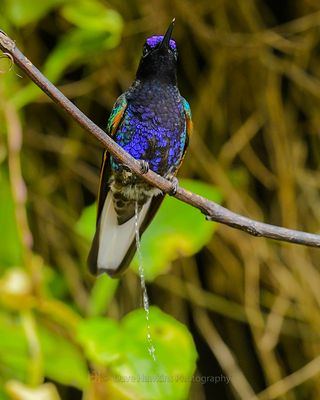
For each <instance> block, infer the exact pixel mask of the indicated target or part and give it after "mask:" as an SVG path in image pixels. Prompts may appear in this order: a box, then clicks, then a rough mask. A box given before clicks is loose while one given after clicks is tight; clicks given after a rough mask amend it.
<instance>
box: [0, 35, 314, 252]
mask: <svg viewBox="0 0 320 400" xmlns="http://www.w3.org/2000/svg"><path fill="white" fill-rule="evenodd" d="M0 49H1V50H2V51H3V52H4V53H6V54H7V55H8V56H9V58H10V59H12V60H13V61H14V62H15V64H16V65H18V66H19V67H20V68H21V69H22V70H23V71H24V72H25V73H26V74H27V75H28V77H29V78H30V79H31V80H32V81H33V82H34V83H35V84H36V85H38V86H39V87H40V88H41V89H42V90H43V91H44V92H45V93H46V94H47V95H48V96H49V97H51V99H52V100H53V101H54V102H55V103H57V104H58V105H59V106H60V107H61V108H63V109H64V110H65V111H66V112H67V113H68V114H69V115H70V116H71V117H72V118H73V119H74V120H75V121H76V122H77V123H78V124H79V125H81V126H82V127H83V128H84V129H85V130H86V131H88V132H89V133H90V134H91V135H93V136H95V138H96V139H98V140H99V141H100V143H102V145H103V146H104V147H105V148H106V149H107V150H108V151H109V152H110V153H111V154H112V155H113V156H114V157H116V158H117V159H118V160H119V161H121V162H122V163H123V164H125V165H126V166H128V167H129V168H130V169H131V170H132V171H133V172H134V173H135V174H137V175H139V176H141V177H142V178H143V179H144V180H145V181H147V182H148V183H150V184H151V185H153V186H156V187H158V188H159V189H160V190H162V192H164V193H169V194H170V193H171V192H172V183H171V182H170V181H168V180H167V179H165V178H163V177H161V176H160V175H157V174H156V173H154V172H153V171H151V170H149V171H148V172H147V173H145V174H143V172H142V171H141V165H140V163H139V162H138V161H137V160H135V159H134V158H133V157H131V156H130V155H129V154H128V153H127V152H126V151H124V150H123V149H122V148H121V147H120V146H119V145H118V144H117V143H115V142H114V140H112V139H111V138H110V137H109V136H108V135H107V134H106V133H105V132H104V131H103V130H102V129H101V128H99V127H98V126H97V125H96V124H94V123H93V122H92V121H91V120H90V119H89V118H88V117H87V116H86V115H85V114H83V113H82V112H81V111H80V110H79V109H78V108H77V107H76V106H75V105H74V104H73V103H72V102H71V101H70V100H69V99H67V98H66V97H65V96H64V95H63V94H62V93H61V92H60V91H59V90H58V89H57V88H56V87H55V86H54V85H53V84H52V83H51V82H50V81H49V80H48V79H47V78H46V77H45V76H43V75H42V74H41V72H40V71H39V70H38V69H37V68H36V67H35V66H34V65H33V64H32V63H31V62H30V61H29V60H28V59H27V58H26V57H25V56H24V54H22V53H21V51H20V50H19V49H18V48H17V47H16V44H15V42H14V41H13V40H12V39H11V38H10V37H8V36H7V35H6V34H5V33H4V32H3V31H1V30H0ZM174 196H175V197H176V198H177V199H179V200H181V201H183V202H185V203H187V204H190V205H191V206H193V207H196V208H198V209H199V210H200V211H201V212H202V213H203V214H205V215H206V218H207V219H208V220H210V221H216V222H220V223H222V224H225V225H228V226H231V227H233V228H236V229H240V230H242V231H245V232H247V233H249V234H250V235H253V236H264V237H267V238H271V239H276V240H282V241H285V242H291V243H297V244H303V245H306V246H312V247H320V235H315V234H311V233H306V232H301V231H296V230H292V229H286V228H282V227H278V226H274V225H269V224H265V223H263V222H258V221H255V220H252V219H250V218H246V217H244V216H242V215H239V214H236V213H234V212H232V211H230V210H228V209H226V208H224V207H222V206H220V205H219V204H216V203H214V202H212V201H210V200H208V199H206V198H204V197H202V196H199V195H197V194H195V193H191V192H189V191H187V190H185V189H183V188H180V187H179V188H178V190H177V192H176V194H175V195H174Z"/></svg>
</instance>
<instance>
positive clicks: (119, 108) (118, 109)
mask: <svg viewBox="0 0 320 400" xmlns="http://www.w3.org/2000/svg"><path fill="white" fill-rule="evenodd" d="M126 108H127V101H126V98H125V95H124V94H122V95H121V96H119V97H118V99H117V101H116V102H115V104H114V106H113V109H112V111H111V114H110V117H109V120H108V125H107V132H108V134H109V136H114V135H115V134H116V132H117V129H118V127H119V125H120V123H121V121H122V118H123V114H124V112H125V110H126ZM109 176H110V154H109V152H108V150H105V151H104V153H103V157H102V163H101V169H100V181H99V190H98V208H97V223H98V220H99V218H100V214H101V211H102V208H103V204H104V201H105V199H106V197H107V194H108V191H109V185H108V180H109V179H108V178H109Z"/></svg>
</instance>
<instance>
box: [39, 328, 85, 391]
mask: <svg viewBox="0 0 320 400" xmlns="http://www.w3.org/2000/svg"><path fill="white" fill-rule="evenodd" d="M39 336H40V342H41V347H42V351H43V355H44V369H45V374H46V376H47V377H48V378H50V379H53V380H55V381H57V382H59V383H62V384H63V385H69V386H73V387H77V388H79V389H81V388H84V387H85V386H86V385H87V382H88V373H87V368H86V364H85V360H84V358H83V356H82V354H81V352H80V351H79V349H78V348H77V347H76V346H75V345H74V344H73V343H72V342H71V341H70V339H67V338H64V337H63V336H62V335H61V333H60V334H57V333H55V332H53V331H51V330H49V329H47V328H45V327H43V326H40V327H39Z"/></svg>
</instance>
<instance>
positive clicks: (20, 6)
mask: <svg viewBox="0 0 320 400" xmlns="http://www.w3.org/2000/svg"><path fill="white" fill-rule="evenodd" d="M65 1H66V0H41V1H38V2H37V3H36V6H35V2H34V0H6V16H7V18H8V19H9V20H10V21H11V22H12V23H13V24H14V25H16V26H18V27H22V26H24V25H27V24H29V23H31V22H36V21H38V20H39V19H41V18H42V17H44V16H45V15H46V14H48V13H49V11H51V10H52V9H53V8H55V7H57V6H59V5H60V4H62V3H64V2H65Z"/></svg>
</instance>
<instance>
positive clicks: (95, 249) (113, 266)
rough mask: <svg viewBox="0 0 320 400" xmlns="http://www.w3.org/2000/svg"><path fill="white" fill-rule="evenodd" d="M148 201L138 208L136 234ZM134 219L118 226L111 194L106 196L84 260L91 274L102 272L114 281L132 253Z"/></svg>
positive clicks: (133, 247) (149, 202) (148, 206)
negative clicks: (86, 260) (88, 251)
mask: <svg viewBox="0 0 320 400" xmlns="http://www.w3.org/2000/svg"><path fill="white" fill-rule="evenodd" d="M151 200H152V199H151V198H150V199H149V200H148V201H147V202H146V203H145V204H144V205H143V206H142V208H141V210H140V212H139V215H138V228H139V230H140V228H141V226H142V224H143V222H144V220H145V217H146V215H147V213H148V210H149V208H150V204H151ZM135 230H136V224H135V216H133V217H132V218H130V219H129V220H128V221H127V222H125V223H123V224H121V225H119V224H118V220H117V214H116V211H115V208H114V202H113V194H112V192H111V191H109V192H108V195H107V196H106V199H105V202H104V205H103V209H102V212H101V215H100V218H99V220H98V223H97V229H96V233H95V236H94V239H93V242H92V246H91V250H90V253H89V256H88V264H89V267H90V270H91V272H92V273H93V274H95V275H96V274H97V275H99V274H101V273H103V272H106V273H107V274H108V275H110V276H111V277H117V276H118V275H119V274H120V273H121V272H122V271H123V270H124V269H125V268H126V267H127V266H129V264H130V261H131V259H132V257H133V255H134V253H135V249H136V246H135Z"/></svg>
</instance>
